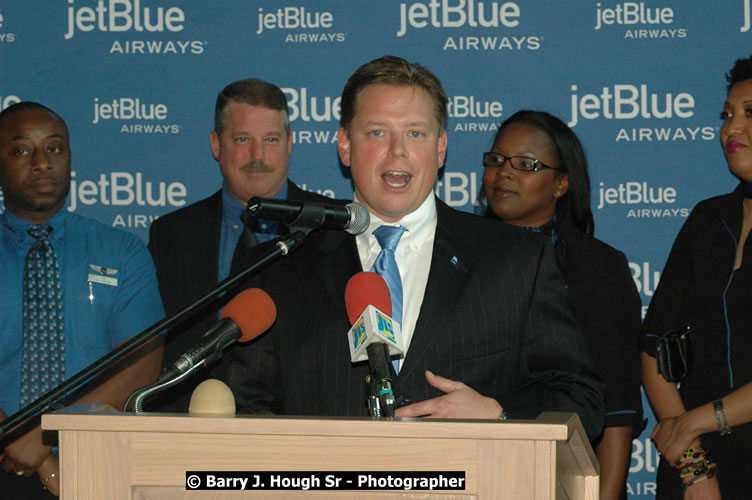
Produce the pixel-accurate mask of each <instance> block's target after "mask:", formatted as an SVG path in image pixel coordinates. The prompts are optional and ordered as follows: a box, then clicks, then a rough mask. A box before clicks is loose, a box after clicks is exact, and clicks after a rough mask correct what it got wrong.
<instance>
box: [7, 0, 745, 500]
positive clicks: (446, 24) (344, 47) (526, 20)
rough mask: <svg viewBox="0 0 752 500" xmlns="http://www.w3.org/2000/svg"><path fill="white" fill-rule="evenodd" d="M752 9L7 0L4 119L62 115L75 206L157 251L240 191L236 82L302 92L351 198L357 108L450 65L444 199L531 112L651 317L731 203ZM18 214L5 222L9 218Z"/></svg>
mask: <svg viewBox="0 0 752 500" xmlns="http://www.w3.org/2000/svg"><path fill="white" fill-rule="evenodd" d="M749 29H750V0H730V1H725V2H717V3H716V2H712V3H711V2H700V1H697V2H687V1H680V0H662V1H644V2H617V1H613V0H600V1H595V0H580V1H576V2H562V1H558V0H518V1H515V2H512V1H509V2H506V1H502V0H495V1H488V0H423V1H409V2H398V1H387V2H366V1H362V0H355V1H347V2H346V1H335V0H318V1H316V2H307V1H305V0H297V1H289V0H255V1H249V0H213V1H212V2H202V1H197V0H67V1H66V0H54V1H53V0H3V1H0V108H5V107H7V106H8V105H10V104H12V103H14V102H17V101H20V100H36V101H40V102H42V103H45V104H47V105H49V106H50V107H51V108H53V109H55V110H56V111H57V112H59V113H60V114H61V115H62V116H63V117H64V118H65V119H66V121H67V123H68V125H69V127H70V131H71V137H72V140H71V147H72V151H73V171H74V176H73V183H72V188H71V194H70V197H69V203H68V207H69V210H72V211H76V212H78V213H81V214H83V215H87V216H90V217H94V218H96V219H99V220H101V221H103V222H105V223H107V224H111V225H113V226H115V227H120V228H123V229H126V230H129V231H133V232H134V233H136V234H138V235H139V236H141V237H142V238H143V239H144V240H146V239H147V234H148V227H149V224H150V222H151V221H152V220H153V219H154V218H156V217H158V216H159V215H161V214H164V213H167V212H169V211H172V210H175V209H177V208H179V207H182V206H185V205H186V204H189V203H192V202H194V201H197V200H199V199H201V198H203V197H206V196H208V195H209V194H211V193H212V192H214V191H215V190H216V189H218V187H219V186H220V184H221V176H220V173H219V168H218V165H217V163H216V162H215V161H214V159H213V158H212V156H211V150H210V147H209V132H210V130H211V128H212V123H213V108H214V100H215V98H216V95H217V93H218V92H219V91H220V90H221V89H222V88H223V87H224V86H225V85H226V84H227V83H229V82H231V81H233V80H236V79H240V78H247V77H259V78H263V79H265V80H268V81H271V82H274V83H276V84H278V85H279V86H280V87H282V88H283V90H284V92H285V93H286V94H287V97H288V99H289V102H290V109H291V118H292V127H293V129H294V133H295V137H294V139H295V145H294V147H293V157H292V161H291V167H290V176H291V178H292V179H293V180H295V181H296V182H297V183H298V184H299V185H301V186H302V187H304V188H305V189H308V190H313V191H319V192H321V193H324V194H327V195H329V196H334V197H338V198H349V197H351V196H352V185H351V181H350V179H349V178H347V177H346V173H345V172H344V171H343V169H341V168H340V167H339V164H338V157H337V153H336V147H335V144H334V143H335V141H336V130H337V126H338V119H339V95H340V92H341V90H342V86H343V85H344V82H345V80H346V79H347V77H348V76H349V75H350V74H351V73H352V72H353V71H354V70H355V68H357V67H358V66H359V65H360V64H362V63H364V62H366V61H368V60H370V59H373V58H375V57H379V56H381V55H384V54H394V55H400V56H403V57H405V58H407V59H409V60H411V61H417V62H420V63H422V64H424V65H426V66H428V67H429V68H431V69H432V70H433V71H434V72H435V73H436V74H437V75H438V76H439V77H440V78H441V79H442V81H443V83H444V86H445V89H446V91H447V93H448V95H449V96H450V98H451V104H450V120H449V153H448V159H447V162H446V165H445V168H444V172H443V174H442V175H441V177H440V179H439V183H438V185H437V187H436V191H437V193H438V195H439V196H440V197H441V198H442V199H444V200H445V201H447V202H448V203H449V204H450V205H453V206H456V207H458V208H460V209H463V210H469V211H470V210H473V208H474V207H473V204H474V203H475V200H476V197H477V193H478V188H479V185H480V179H481V173H482V167H481V153H482V152H484V151H486V150H488V149H489V147H490V144H491V140H492V137H493V134H494V131H495V130H496V128H497V126H498V124H499V123H500V122H501V121H502V120H503V119H504V118H506V117H507V116H509V115H510V114H511V113H513V112H515V111H516V110H518V109H521V108H533V109H542V110H547V111H549V112H552V113H554V114H556V115H558V116H559V117H561V118H562V119H564V120H565V121H567V122H568V123H569V125H570V126H571V127H573V129H574V130H575V131H576V132H577V134H578V135H579V137H580V138H581V139H582V141H583V143H584V145H585V148H586V151H587V154H588V158H589V162H590V167H591V178H592V184H593V197H592V203H593V207H594V214H595V219H596V236H597V237H599V238H600V239H602V240H604V241H606V242H608V243H610V244H611V245H613V246H615V247H617V248H619V249H621V250H622V251H624V252H625V253H626V255H627V257H628V259H629V261H630V267H631V269H632V273H633V276H634V280H635V283H636V284H637V287H638V288H639V290H640V293H641V295H642V299H643V304H644V305H645V306H647V304H648V303H649V301H650V298H651V296H652V294H653V291H654V290H655V287H656V285H657V283H658V279H659V278H660V272H661V269H662V267H663V265H664V262H665V260H666V257H667V255H668V252H669V250H670V247H671V243H672V242H673V239H674V237H675V236H676V233H677V232H678V230H679V227H680V226H681V224H682V223H683V222H684V220H685V218H686V217H687V215H688V214H689V211H690V210H691V208H692V207H693V206H694V204H695V203H696V202H697V201H699V200H701V199H704V198H707V197H709V196H711V195H716V194H720V193H724V192H728V191H730V190H731V189H732V188H733V186H734V185H735V180H734V178H732V176H731V175H730V174H729V173H728V171H727V167H726V164H725V161H724V158H723V152H722V150H721V148H720V146H719V137H718V136H719V128H720V125H721V122H720V120H719V118H718V115H719V112H720V111H721V108H722V104H723V101H724V98H725V91H726V90H725V80H724V74H725V72H726V71H727V70H728V69H729V68H730V67H731V66H732V64H733V61H734V60H735V59H736V58H738V57H741V56H747V55H749V52H750V51H749V49H748V47H750V42H752V34H750V33H749ZM0 209H1V208H0ZM653 424H654V420H653V419H652V416H651V421H650V422H649V424H648V430H647V431H646V432H645V433H643V435H642V436H640V438H639V439H636V440H635V441H634V445H633V455H632V464H631V474H630V478H629V492H630V496H631V498H653V496H654V491H655V482H654V473H655V470H656V463H657V456H656V452H655V449H654V448H653V447H652V445H651V443H650V440H649V431H650V429H651V428H652V426H653Z"/></svg>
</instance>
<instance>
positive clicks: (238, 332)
mask: <svg viewBox="0 0 752 500" xmlns="http://www.w3.org/2000/svg"><path fill="white" fill-rule="evenodd" d="M220 316H221V317H222V319H221V320H220V321H219V322H218V323H217V324H216V325H215V326H214V327H212V328H211V329H210V330H209V331H208V332H206V333H205V334H204V338H203V339H202V341H201V343H200V344H199V345H198V346H196V347H194V348H192V349H191V350H189V351H187V352H186V353H185V354H183V355H182V356H181V357H180V358H178V360H177V361H175V363H173V365H172V366H171V367H170V368H169V369H167V371H165V373H163V374H162V375H161V376H160V380H168V379H171V378H173V377H175V376H177V375H180V374H182V373H185V372H187V371H188V370H190V369H191V368H193V367H194V366H196V365H204V366H207V365H208V364H210V363H212V362H214V361H216V360H217V359H219V358H221V357H222V352H223V351H224V350H225V349H226V348H227V347H228V346H230V345H231V344H233V343H235V341H238V342H248V341H249V340H253V339H255V338H256V337H258V336H259V335H261V334H262V333H264V332H265V331H266V330H268V329H269V327H270V326H272V324H273V323H274V320H276V319H277V308H276V306H275V305H274V302H273V301H272V298H271V297H269V294H267V293H266V292H265V291H263V290H261V289H260V288H249V289H247V290H243V291H242V292H240V293H239V294H237V295H236V296H235V297H233V299H232V300H230V302H228V303H227V305H226V306H225V307H224V308H223V309H222V313H221V314H220Z"/></svg>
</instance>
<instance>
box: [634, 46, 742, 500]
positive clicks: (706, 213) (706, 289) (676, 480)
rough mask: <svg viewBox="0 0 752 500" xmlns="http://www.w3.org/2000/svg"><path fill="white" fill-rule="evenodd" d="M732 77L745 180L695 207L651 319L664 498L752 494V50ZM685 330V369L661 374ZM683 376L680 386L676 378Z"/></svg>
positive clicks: (736, 141) (648, 374) (734, 125)
mask: <svg viewBox="0 0 752 500" xmlns="http://www.w3.org/2000/svg"><path fill="white" fill-rule="evenodd" d="M726 78H727V80H728V95H727V97H726V102H725V103H724V105H723V112H722V113H721V120H722V121H723V124H722V126H721V131H720V138H721V145H722V146H723V151H724V153H725V155H726V161H727V162H728V166H729V169H730V170H731V173H732V174H733V175H734V176H735V177H737V178H738V179H739V181H740V182H739V186H737V188H736V189H735V190H734V191H733V192H731V193H729V194H726V195H723V196H716V197H714V198H710V199H707V200H705V201H702V202H700V203H699V204H698V205H697V206H696V207H695V208H694V210H692V213H691V214H690V215H689V217H688V218H687V221H686V222H685V223H684V226H683V227H682V229H681V231H680V232H679V235H678V236H677V237H676V241H675V242H674V246H673V248H672V249H671V254H670V255H669V258H668V261H667V262H666V267H665V268H664V270H663V274H662V276H661V281H660V284H659V285H658V288H657V290H656V292H655V294H654V295H653V300H652V301H651V303H650V308H649V309H648V313H647V316H646V317H645V323H644V324H643V336H642V340H641V345H642V349H643V351H644V352H643V353H642V380H643V383H644V385H645V391H646V393H647V395H648V398H649V399H650V403H651V405H652V406H653V410H654V411H655V414H656V417H657V419H658V421H659V423H658V424H657V425H656V426H655V429H654V430H653V433H652V435H651V437H652V438H653V440H654V441H655V445H656V447H657V448H658V451H659V452H660V453H661V455H662V457H661V463H660V465H659V468H658V498H684V499H695V498H698V499H699V498H702V499H706V498H710V499H717V498H721V496H723V498H726V499H736V498H749V497H750V490H752V487H750V483H749V481H750V471H752V461H751V460H750V457H751V456H752V455H750V451H752V424H751V423H750V422H752V307H751V306H752V304H751V301H750V299H752V293H751V290H752V261H750V255H747V258H746V259H744V254H745V252H747V251H750V247H752V242H751V241H750V238H748V235H749V231H750V227H752V57H749V58H746V59H739V60H737V61H736V64H734V67H733V69H732V70H731V71H730V72H729V73H728V74H727V75H726ZM685 327H689V334H688V336H689V338H690V340H691V342H690V344H691V346H690V349H691V354H692V355H691V356H690V357H689V362H688V366H687V370H686V374H683V373H679V374H676V373H673V372H672V371H670V370H667V369H665V368H664V369H663V370H662V371H659V369H658V367H659V364H658V362H657V359H656V358H657V357H660V358H663V356H661V354H663V353H666V352H669V351H671V349H670V348H669V346H670V345H671V344H676V339H677V335H674V334H672V332H682V331H684V329H685ZM658 346H660V347H661V351H659V350H658ZM675 359H676V358H675ZM663 366H664V367H665V363H663ZM662 375H663V376H662ZM677 378H680V379H681V385H680V387H679V388H677V385H676V383H675V382H674V381H669V380H675V379H677Z"/></svg>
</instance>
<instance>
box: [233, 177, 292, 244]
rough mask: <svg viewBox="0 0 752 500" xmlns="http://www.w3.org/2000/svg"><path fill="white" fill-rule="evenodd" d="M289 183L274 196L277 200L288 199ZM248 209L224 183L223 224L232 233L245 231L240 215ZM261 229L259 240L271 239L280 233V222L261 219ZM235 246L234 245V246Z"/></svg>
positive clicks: (258, 233)
mask: <svg viewBox="0 0 752 500" xmlns="http://www.w3.org/2000/svg"><path fill="white" fill-rule="evenodd" d="M287 191H288V189H287V183H286V182H285V183H284V184H283V185H282V189H281V190H280V192H279V193H277V194H276V195H275V196H274V199H275V200H286V199H287ZM245 209H246V205H243V204H241V203H240V202H238V200H236V199H235V198H233V197H232V195H231V194H230V191H229V189H228V188H227V184H226V183H223V184H222V224H223V225H225V226H226V228H227V230H228V231H229V232H231V233H235V232H237V233H238V237H240V234H241V233H242V232H243V225H242V222H241V220H240V216H241V215H242V214H243V212H244V211H245ZM259 229H260V231H258V232H256V237H257V238H258V240H259V241H266V240H270V239H272V238H273V237H275V236H277V235H278V234H279V222H277V221H259ZM233 248H234V247H233Z"/></svg>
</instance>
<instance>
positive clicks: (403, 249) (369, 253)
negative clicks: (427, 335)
mask: <svg viewBox="0 0 752 500" xmlns="http://www.w3.org/2000/svg"><path fill="white" fill-rule="evenodd" d="M353 197H354V199H355V201H358V199H357V197H356V196H353ZM370 215H371V220H370V223H369V225H368V229H367V230H366V231H365V232H363V233H361V234H359V235H357V236H356V237H355V243H356V244H357V246H358V255H359V256H360V262H361V264H362V265H363V269H364V270H366V271H370V270H371V268H372V267H373V264H374V262H376V258H377V257H378V255H379V253H380V252H381V245H379V242H378V241H377V240H376V237H375V236H374V235H373V232H374V230H375V229H376V228H377V227H379V226H381V225H384V224H386V225H389V226H395V227H399V226H404V227H406V228H407V231H405V232H404V233H403V234H402V237H401V238H400V241H399V244H398V245H397V250H396V251H395V252H394V255H395V258H396V260H397V265H398V266H399V270H400V278H401V279H402V324H401V325H400V327H401V329H402V338H403V341H404V345H405V354H404V355H403V358H402V359H400V368H401V367H402V363H403V362H404V356H407V349H408V347H409V346H410V340H411V339H412V336H413V331H414V330H415V324H416V323H417V321H418V315H419V314H420V306H421V304H422V303H423V296H424V294H425V291H426V284H427V283H428V273H429V271H430V269H431V256H432V255H433V240H434V236H435V234H436V200H435V198H434V196H433V192H431V193H430V194H429V196H428V197H427V198H426V200H425V201H424V202H423V203H422V204H421V205H420V207H418V209H417V210H415V211H414V212H412V213H410V214H408V215H406V216H405V217H403V218H402V219H401V220H400V221H398V222H394V223H386V222H384V221H382V220H381V219H379V218H378V217H377V216H375V215H373V214H370Z"/></svg>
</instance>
